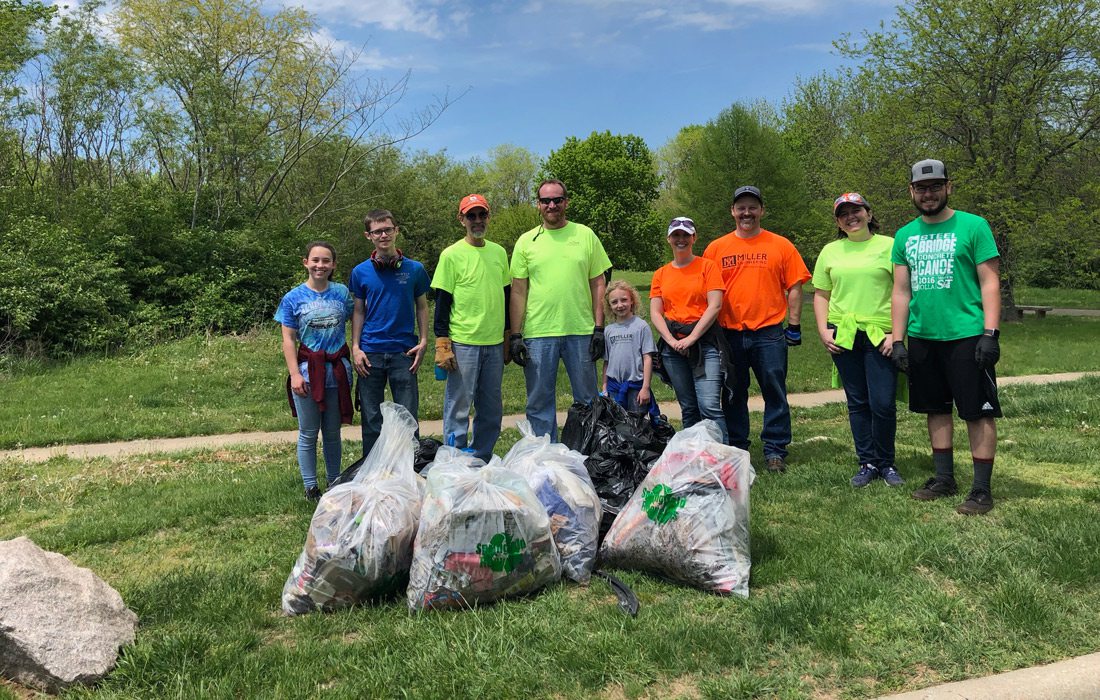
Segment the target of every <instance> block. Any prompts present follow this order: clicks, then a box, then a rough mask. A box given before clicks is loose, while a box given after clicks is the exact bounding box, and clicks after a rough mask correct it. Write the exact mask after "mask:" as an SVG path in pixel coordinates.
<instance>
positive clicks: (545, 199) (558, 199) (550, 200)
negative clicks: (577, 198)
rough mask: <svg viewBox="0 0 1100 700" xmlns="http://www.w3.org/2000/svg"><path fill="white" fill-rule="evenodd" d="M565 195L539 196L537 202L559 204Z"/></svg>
mask: <svg viewBox="0 0 1100 700" xmlns="http://www.w3.org/2000/svg"><path fill="white" fill-rule="evenodd" d="M564 201H565V197H539V204H561V203H562V202H564Z"/></svg>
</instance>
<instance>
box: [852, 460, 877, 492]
mask: <svg viewBox="0 0 1100 700" xmlns="http://www.w3.org/2000/svg"><path fill="white" fill-rule="evenodd" d="M878 477H879V474H878V467H876V466H874V465H871V464H861V465H859V471H858V472H857V473H856V475H855V476H853V477H852V481H851V484H852V486H855V487H856V488H857V489H861V488H863V487H864V486H866V485H867V484H869V483H871V482H872V481H874V480H875V479H877V478H878Z"/></svg>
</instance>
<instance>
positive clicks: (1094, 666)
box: [880, 653, 1100, 700]
mask: <svg viewBox="0 0 1100 700" xmlns="http://www.w3.org/2000/svg"><path fill="white" fill-rule="evenodd" d="M1086 698H1093V699H1095V698H1100V653H1098V654H1089V655H1088V656H1078V657H1077V658H1076V659H1066V660H1065V661H1059V662H1057V663H1053V664H1048V665H1046V666H1035V667H1033V668H1022V669H1020V670H1018V671H1010V672H1008V673H999V674H997V675H996V676H987V677H985V678H971V679H969V680H965V681H958V682H956V683H944V684H943V685H934V686H932V687H930V688H925V689H924V690H914V691H913V692H911V693H902V694H900V695H890V696H887V697H884V698H881V699H880V700H1085V699H1086Z"/></svg>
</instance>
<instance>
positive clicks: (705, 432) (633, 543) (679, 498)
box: [600, 420, 756, 597]
mask: <svg viewBox="0 0 1100 700" xmlns="http://www.w3.org/2000/svg"><path fill="white" fill-rule="evenodd" d="M755 477H756V472H755V471H754V470H753V468H752V464H751V463H750V462H749V454H748V453H747V452H745V451H744V450H741V449H738V448H736V447H730V446H728V445H724V444H722V442H721V432H720V431H719V429H718V426H717V425H716V424H715V423H714V421H711V420H704V421H702V422H700V423H697V424H696V425H693V426H692V427H690V428H688V429H687V430H684V431H682V432H680V433H677V434H676V435H675V437H673V438H672V440H670V441H669V443H668V447H666V448H665V451H664V453H663V454H662V455H661V458H660V459H659V460H657V463H656V464H654V465H653V469H652V470H651V471H650V472H649V475H648V476H646V478H645V480H644V481H642V483H641V485H640V486H639V487H638V490H637V491H636V492H635V493H634V495H633V496H632V497H631V498H630V500H629V501H628V502H627V504H626V506H625V507H624V508H623V509H622V512H621V513H619V515H618V516H617V517H616V518H615V522H614V524H613V525H612V526H611V529H610V531H608V533H607V537H606V538H605V539H604V541H603V545H602V547H601V548H600V558H601V561H602V562H603V563H604V564H606V565H607V566H613V567H618V568H622V569H638V570H641V571H647V572H649V573H652V574H656V575H658V576H662V577H664V578H667V579H671V580H673V581H678V582H680V583H686V584H688V585H690V586H695V587H697V588H701V589H703V590H706V591H711V592H714V593H719V594H731V593H732V594H737V595H740V596H745V597H747V596H748V594H749V569H750V566H751V561H750V558H749V488H750V487H751V486H752V482H753V479H755Z"/></svg>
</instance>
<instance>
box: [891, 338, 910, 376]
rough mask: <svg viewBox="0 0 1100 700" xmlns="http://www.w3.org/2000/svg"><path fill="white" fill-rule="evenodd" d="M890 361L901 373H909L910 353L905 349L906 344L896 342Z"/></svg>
mask: <svg viewBox="0 0 1100 700" xmlns="http://www.w3.org/2000/svg"><path fill="white" fill-rule="evenodd" d="M890 359H891V360H893V361H894V366H895V367H897V368H898V371H899V372H905V373H906V374H908V373H909V351H908V350H906V349H905V343H903V342H902V341H900V340H895V341H894V345H893V349H891V350H890Z"/></svg>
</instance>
